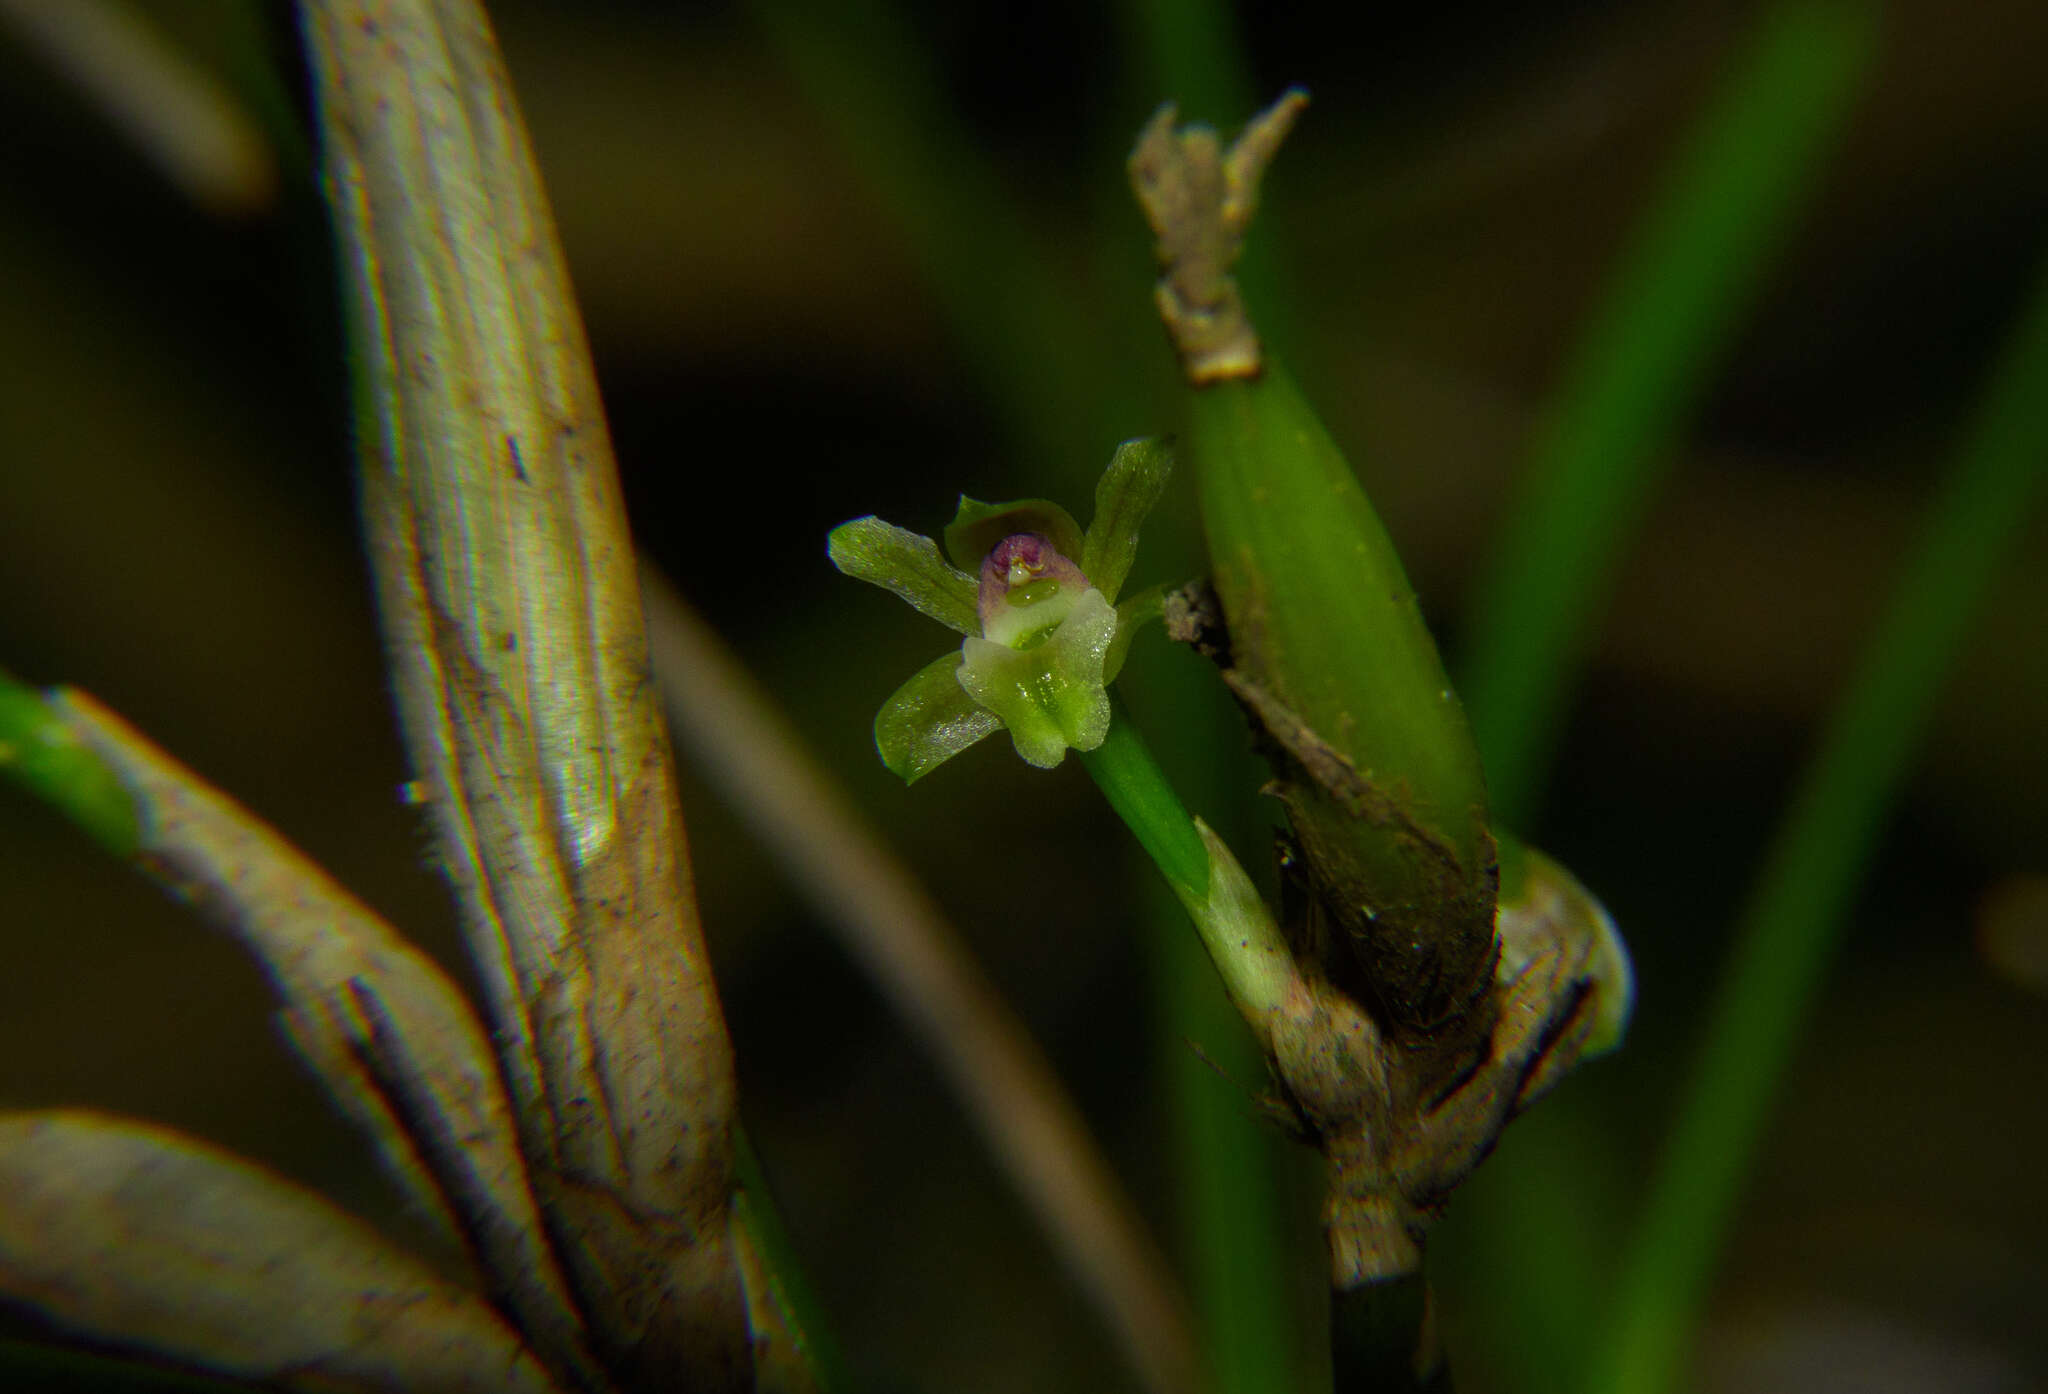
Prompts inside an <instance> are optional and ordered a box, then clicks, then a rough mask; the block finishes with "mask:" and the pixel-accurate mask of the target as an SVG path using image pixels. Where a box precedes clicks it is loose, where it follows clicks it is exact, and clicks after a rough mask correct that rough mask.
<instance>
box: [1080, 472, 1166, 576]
mask: <svg viewBox="0 0 2048 1394" xmlns="http://www.w3.org/2000/svg"><path fill="white" fill-rule="evenodd" d="M1172 477H1173V447H1172V446H1171V445H1170V444H1168V443H1167V442H1166V441H1163V440H1157V439H1146V440H1127V441H1125V442H1124V443H1123V444H1122V445H1119V446H1118V447H1117V448H1116V455H1115V456H1114V457H1113V458H1111V460H1110V462H1109V468H1108V469H1106V470H1104V471H1103V472H1102V479H1101V481H1100V482H1099V483H1097V484H1096V486H1095V517H1094V519H1093V520H1092V521H1091V522H1090V523H1089V524H1088V535H1087V537H1086V538H1085V539H1084V540H1083V541H1082V543H1081V558H1080V560H1081V570H1083V571H1085V572H1087V573H1088V580H1089V582H1090V583H1091V584H1092V585H1093V586H1094V587H1095V588H1096V589H1097V590H1099V591H1101V592H1102V594H1103V596H1104V598H1105V599H1108V600H1111V601H1114V600H1115V599H1116V596H1117V592H1118V591H1120V590H1122V589H1123V585H1124V578H1125V577H1126V576H1128V575H1130V574H1131V561H1132V559H1133V558H1135V557H1136V556H1137V554H1138V529H1139V528H1140V527H1142V526H1143V525H1144V522H1145V518H1146V515H1148V514H1149V513H1151V511H1152V509H1153V507H1154V506H1155V505H1156V504H1158V502H1159V498H1160V496H1161V495H1162V494H1164V493H1165V492H1166V484H1167V481H1168V480H1169V479H1171V478H1172Z"/></svg>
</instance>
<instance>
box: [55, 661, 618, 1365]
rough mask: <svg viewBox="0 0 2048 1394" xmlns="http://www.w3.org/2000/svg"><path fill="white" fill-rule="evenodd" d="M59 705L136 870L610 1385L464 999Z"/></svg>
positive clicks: (402, 947) (183, 780)
mask: <svg viewBox="0 0 2048 1394" xmlns="http://www.w3.org/2000/svg"><path fill="white" fill-rule="evenodd" d="M53 706H54V709H55V710H56V712H57V713H58V714H59V716H60V717H62V719H63V720H64V721H65V722H66V724H67V725H68V726H69V727H70V729H71V731H72V732H73V734H75V735H76V736H77V737H78V739H79V740H80V741H81V742H82V743H84V744H85V745H86V746H87V747H88V748H90V749H91V750H92V751H93V752H94V753H95V754H97V755H98V756H99V757H100V758H101V759H102V760H104V761H105V762H106V764H107V766H108V767H109V768H110V769H111V770H112V771H113V772H114V774H115V776H116V777H117V778H119V779H120V780H121V782H122V784H123V785H124V787H126V789H127V790H128V793H129V794H130V796H131V797H132V798H133V799H134V801H135V807H136V812H137V816H138V819H139V821H140V823H141V833H142V841H141V848H140V851H139V854H138V856H139V860H140V862H141V864H142V866H143V867H144V869H145V870H147V871H149V872H150V873H151V874H152V875H153V876H155V877H156V878H157V879H159V880H162V881H164V882H166V883H167V884H168V885H170V887H171V888H172V889H174V890H175V891H177V892H178V893H179V894H180V895H182V896H184V897H186V898H187V899H189V900H191V901H192V902H194V903H195V904H196V905H197V906H198V907H199V908H200V909H201V910H202V911H203V912H205V913H206V914H207V915H208V916H209V917H210V918H211V919H213V920H214V921H215V922H217V923H218V924H219V925H220V926H221V927H222V928H223V929H225V930H226V931H227V932H228V933H230V934H232V935H233V936H234V937H235V938H236V939H238V940H239V941H241V943H242V944H243V945H244V946H245V947H246V948H247V949H248V950H249V951H250V953H251V954H253V955H254V956H255V957H256V958H257V960H258V961H259V962H261V963H262V965H263V967H264V969H265V971H266V972H267V973H268V974H269V976H270V979H271V981H272V983H273V984H274V985H275V986H276V988H277V992H278V995H279V997H280V998H281V999H283V1004H284V1005H283V1009H282V1013H281V1015H282V1016H283V1019H284V1023H285V1027H286V1030H287V1032H288V1034H289V1035H290V1037H291V1040H292V1043H293V1044H294V1045H295V1046H296V1047H297V1048H298V1050H299V1053H300V1054H301V1055H302V1056H303V1057H304V1058H305V1059H306V1061H307V1063H308V1064H310V1065H311V1066H312V1068H313V1070H314V1073H315V1074H317V1075H318V1076H319V1077H320V1079H321V1081H322V1083H324V1084H325V1085H326V1086H327V1087H328V1090H329V1091H330V1092H331V1093H332V1094H333V1095H334V1096H335V1098H336V1099H337V1101H339V1102H340V1104H341V1105H342V1107H343V1109H344V1110H345V1111H347V1112H348V1113H349V1114H350V1115H351V1116H353V1117H354V1118H355V1119H357V1121H358V1122H360V1123H362V1124H363V1125H364V1126H365V1127H367V1128H368V1130H369V1131H370V1132H371V1134H372V1136H373V1137H374V1138H375V1139H376V1141H377V1142H378V1144H379V1146H380V1147H381V1148H382V1150H383V1152H384V1154H385V1156H386V1158H387V1160H388V1161H389V1162H390V1163H391V1164H392V1166H393V1167H394V1169H395V1170H396V1171H397V1172H398V1174H399V1175H400V1177H401V1178H402V1179H403V1180H404V1181H405V1182H406V1183H407V1186H408V1189H409V1190H410V1191H411V1192H412V1194H413V1197H414V1199H415V1200H416V1201H417V1202H418V1203H419V1204H420V1205H421V1206H422V1208H423V1209H425V1210H426V1211H427V1213H429V1214H432V1215H435V1216H437V1217H438V1218H439V1219H440V1220H441V1221H442V1223H443V1224H444V1225H446V1226H447V1227H449V1228H450V1229H452V1230H454V1231H455V1232H456V1233H457V1234H458V1235H459V1237H460V1238H461V1239H462V1240H463V1241H464V1242H465V1246H466V1247H467V1248H468V1250H469V1252H470V1253H471V1254H472V1255H473V1256H474V1258H475V1259H476V1262H477V1264H478V1266H479V1268H480V1269H481V1270H482V1272H483V1275H484V1281H485V1282H486V1284H487V1285H488V1286H489V1288H490V1290H491V1292H492V1294H493V1295H494V1296H495V1297H497V1298H498V1299H499V1300H500V1301H502V1302H503V1303H504V1304H505V1306H506V1307H507V1309H508V1310H510V1311H511V1312H512V1313H513V1314H514V1315H515V1317H516V1318H517V1320H518V1321H519V1323H520V1325H521V1327H522V1329H523V1330H524V1331H525V1332H526V1333H527V1338H528V1339H529V1340H530V1341H532V1342H533V1343H534V1344H535V1346H536V1347H537V1348H538V1349H539V1350H540V1351H541V1352H542V1353H543V1354H544V1355H545V1356H546V1357H547V1359H548V1361H549V1363H550V1364H551V1365H552V1366H553V1367H554V1368H555V1369H556V1370H557V1371H559V1372H563V1373H565V1374H567V1375H568V1376H569V1377H570V1378H571V1381H572V1382H573V1383H575V1384H576V1385H578V1386H579V1387H582V1388H592V1389H595V1388H602V1387H603V1383H604V1381H603V1379H602V1377H601V1376H600V1375H598V1374H597V1373H596V1371H595V1368H594V1366H593V1365H592V1363H591V1360H590V1357H589V1354H588V1352H587V1351H586V1349H585V1345H584V1337H583V1331H582V1322H581V1319H580V1318H579V1317H578V1316H577V1315H576V1312H575V1309H574V1307H573V1305H572V1304H571V1302H570V1300H569V1295H568V1291H567V1287H566V1285H565V1283H564V1282H563V1278H562V1274H561V1270H560V1268H559V1267H558V1265H557V1264H556V1262H555V1258H554V1254H553V1252H552V1251H551V1250H550V1249H549V1247H548V1241H547V1235H546V1232H545V1230H544V1229H543V1227H542V1225H541V1220H540V1213H539V1210H538V1208H537V1206H536V1205H535V1202H534V1197H533V1193H532V1190H531V1188H530V1186H529V1184H528V1179H527V1172H526V1166H525V1163H524V1161H523V1160H522V1158H521V1156H520V1153H519V1143H518V1136H517V1130H516V1128H515V1126H514V1121H513V1117H512V1107H511V1102H510V1100H509V1099H508V1098H507V1097H506V1094H505V1086H504V1084H503V1082H502V1081H501V1080H500V1078H499V1076H498V1070H497V1063H496V1061H495V1059H494V1058H493V1057H492V1055H491V1051H490V1045H489V1042H488V1041H487V1040H486V1038H485V1035H484V1031H483V1028H482V1026H481V1025H480V1024H479V1023H478V1021H477V1019H476V1016H475V1014H474V1013H473V1012H472V1011H471V1010H470V1008H469V1004H468V1003H467V1002H466V1001H464V1000H463V997H462V995H461V993H460V992H459V991H457V989H456V988H455V986H454V984H452V983H450V982H449V981H448V979H447V978H446V977H445V976H444V975H443V974H442V972H441V970H440V969H439V968H437V967H436V966H435V965H434V964H433V962H432V961H431V960H429V959H428V958H427V957H426V956H425V955H424V954H421V953H420V952H419V951H418V950H416V949H414V948H413V947H412V946H411V945H410V944H408V943H406V942H405V941H404V940H403V939H402V938H400V937H399V935H398V933H397V932H396V931H395V930H393V929H392V928H391V927H390V926H389V925H388V924H386V923H385V922H384V921H383V920H382V919H380V918H379V917H378V916H377V915H376V914H375V913H374V912H372V911H371V910H370V909H369V908H368V907H367V906H365V905H364V904H362V902H360V901H358V900H357V899H356V898H355V897H354V896H352V895H350V894H349V893H348V892H347V891H346V890H344V889H343V888H342V887H341V886H339V885H337V884H336V883H335V882H334V881H333V880H332V879H331V878H330V877H328V876H327V875H326V873H324V872H323V871H321V870H320V868H319V867H317V866H315V865H313V864H312V863H311V862H310V861H308V860H307V859H306V858H305V856H304V855H302V854H301V853H300V852H299V851H298V850H297V849H295V848H293V847H292V846H291V845H290V844H288V843H286V842H285V841H284V840H283V839H282V838H280V837H279V836H278V835H277V834H276V833H274V832H272V831H271V830H270V829H269V828H268V827H266V826H265V825H264V824H263V823H262V822H260V821H259V820H258V819H256V818H255V817H254V816H253V815H251V814H250V813H249V812H248V811H247V810H246V809H244V808H242V807H241V806H239V805H238V804H236V803H235V802H234V801H233V800H231V799H229V798H228V797H227V796H226V795H224V794H221V793H220V792H218V791H217V790H214V789H212V788H209V787H208V786H207V785H206V784H205V783H204V782H203V781H201V780H200V779H199V778H198V776H196V775H194V774H193V773H192V772H191V771H189V770H187V769H185V768H184V767H183V766H181V765H179V764H178V763H177V762H176V761H174V760H172V759H171V758H170V757H169V756H168V755H165V754H164V753H163V752H162V751H161V750H158V749H157V748H156V747H155V746H153V745H151V744H150V743H149V742H148V741H147V740H146V739H145V738H144V737H142V736H141V735H140V734H139V733H138V732H136V731H135V730H134V728H132V727H130V726H129V725H128V724H127V723H126V722H124V721H122V720H121V719H120V718H119V717H117V716H115V715H114V714H113V713H112V712H110V711H108V710H106V709H105V708H104V707H102V706H100V705H99V704H98V703H96V702H94V701H93V700H92V699H91V698H90V697H87V696H85V695H84V694H82V693H78V692H65V693H60V694H59V695H58V696H57V697H56V699H55V701H54V703H53Z"/></svg>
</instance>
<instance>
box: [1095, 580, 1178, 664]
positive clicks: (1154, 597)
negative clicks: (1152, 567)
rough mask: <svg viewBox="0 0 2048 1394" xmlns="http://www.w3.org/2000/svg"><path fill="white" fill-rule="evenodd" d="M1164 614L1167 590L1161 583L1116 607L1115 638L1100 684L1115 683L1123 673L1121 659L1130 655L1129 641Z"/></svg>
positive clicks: (1105, 662) (1104, 662)
mask: <svg viewBox="0 0 2048 1394" xmlns="http://www.w3.org/2000/svg"><path fill="white" fill-rule="evenodd" d="M1165 613H1166V586H1165V585H1164V583H1162V584H1160V585H1156V586H1147V587H1145V589H1143V590H1141V591H1139V592H1138V593H1137V594H1136V595H1133V596H1127V597H1126V598H1125V599H1124V600H1123V601H1122V602H1120V603H1119V604H1118V605H1117V607H1116V634H1115V635H1114V637H1112V638H1111V639H1110V641H1109V655H1108V657H1107V658H1105V659H1104V660H1103V664H1102V680H1103V681H1104V682H1115V681H1116V675H1117V674H1118V673H1121V672H1122V671H1123V670H1124V659H1125V658H1126V657H1128V656H1129V654H1130V651H1131V638H1132V636H1133V635H1135V634H1136V633H1137V632H1138V631H1139V630H1140V629H1143V628H1144V627H1145V626H1146V625H1148V624H1150V623H1151V622H1152V621H1153V620H1156V619H1160V618H1162V617H1163V616H1164V615H1165Z"/></svg>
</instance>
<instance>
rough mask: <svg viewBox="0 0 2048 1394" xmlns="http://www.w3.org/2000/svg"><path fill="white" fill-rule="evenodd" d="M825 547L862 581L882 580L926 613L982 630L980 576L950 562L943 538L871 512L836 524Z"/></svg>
mask: <svg viewBox="0 0 2048 1394" xmlns="http://www.w3.org/2000/svg"><path fill="white" fill-rule="evenodd" d="M825 552H826V555H828V556H830V557H831V558H832V564H833V565H834V566H836V567H838V568H839V569H840V570H841V571H843V572H845V573H846V574H847V575H849V576H851V577H853V578H854V579H855V580H856V581H866V582H867V583H868V584H869V585H873V586H880V587H881V588H882V589H883V590H886V591H889V592H891V593H893V594H894V595H896V596H897V597H899V598H900V599H902V600H903V601H905V602H906V603H907V604H908V605H909V606H910V607H911V608H912V609H913V610H916V611H917V612H918V613H919V614H920V615H925V616H928V617H930V618H932V619H935V620H937V621H938V622H939V623H940V624H943V625H945V626H946V627H947V628H949V629H956V630H958V631H960V633H962V634H979V633H980V632H981V621H980V620H979V619H978V618H976V616H975V609H974V600H975V590H976V583H975V579H974V577H972V576H971V575H969V574H968V573H967V572H965V571H959V570H955V569H954V568H953V567H950V566H948V565H946V560H945V558H943V557H941V556H940V555H939V548H938V544H937V543H935V542H933V541H932V540H931V539H930V538H929V537H926V536H925V535H924V534H922V533H915V532H911V531H910V530H909V529H908V528H899V527H897V526H895V525H894V524H892V523H885V522H883V521H882V520H881V519H880V518H877V517H874V516H873V515H872V514H870V515H869V516H868V517H865V518H855V519H854V520H853V521H852V522H850V523H841V524H840V525H839V526H838V527H836V528H834V529H832V532H831V535H830V536H829V537H828V538H827V539H826V543H825Z"/></svg>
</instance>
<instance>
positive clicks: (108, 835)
mask: <svg viewBox="0 0 2048 1394" xmlns="http://www.w3.org/2000/svg"><path fill="white" fill-rule="evenodd" d="M0 778H6V779H11V780H13V781H14V782H15V783H17V784H19V785H21V786H22V787H23V788H24V789H26V790H27V791H28V792H29V793H31V794H34V795H35V796H36V797H37V798H40V799H42V800H44V801H45V802H46V803H48V804H50V805H51V806H52V807H53V808H55V809H57V811H58V812H60V813H62V814H64V816H65V817H67V818H69V819H70V820H71V821H72V822H74V823H76V824H78V826H79V827H81V828H83V829H84V830H85V832H86V834H87V835H88V836H90V837H91V838H92V839H93V840H94V841H95V842H98V843H99V844H100V845H102V846H103V847H105V848H106V849H107V850H108V851H110V852H112V853H113V854H114V855H115V856H117V857H122V858H127V857H132V856H134V855H135V849H136V846H137V844H138V843H139V841H140V837H141V834H140V831H139V828H138V826H137V821H136V814H135V800H134V799H133V798H131V797H130V796H129V794H128V791H127V790H126V789H124V788H123V787H122V786H121V782H120V781H119V780H118V779H116V778H115V777H114V772H113V771H112V770H110V769H108V768H107V766H106V762H104V761H103V760H101V759H100V758H99V757H98V756H97V755H94V754H93V753H92V752H91V751H90V750H88V749H86V747H85V746H84V745H82V744H80V743H79V740H78V738H77V737H76V736H75V735H73V734H72V732H71V729H70V727H68V726H66V725H65V724H64V723H63V722H62V721H61V720H59V719H58V717H57V714H56V713H55V712H53V711H51V710H50V707H49V703H48V702H47V701H46V700H45V699H44V697H43V694H42V693H40V692H37V691H36V690H35V689H34V688H31V687H26V686H24V685H22V684H21V683H18V682H16V681H14V680H13V679H12V678H10V677H8V676H7V674H6V673H5V672H4V671H0Z"/></svg>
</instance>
